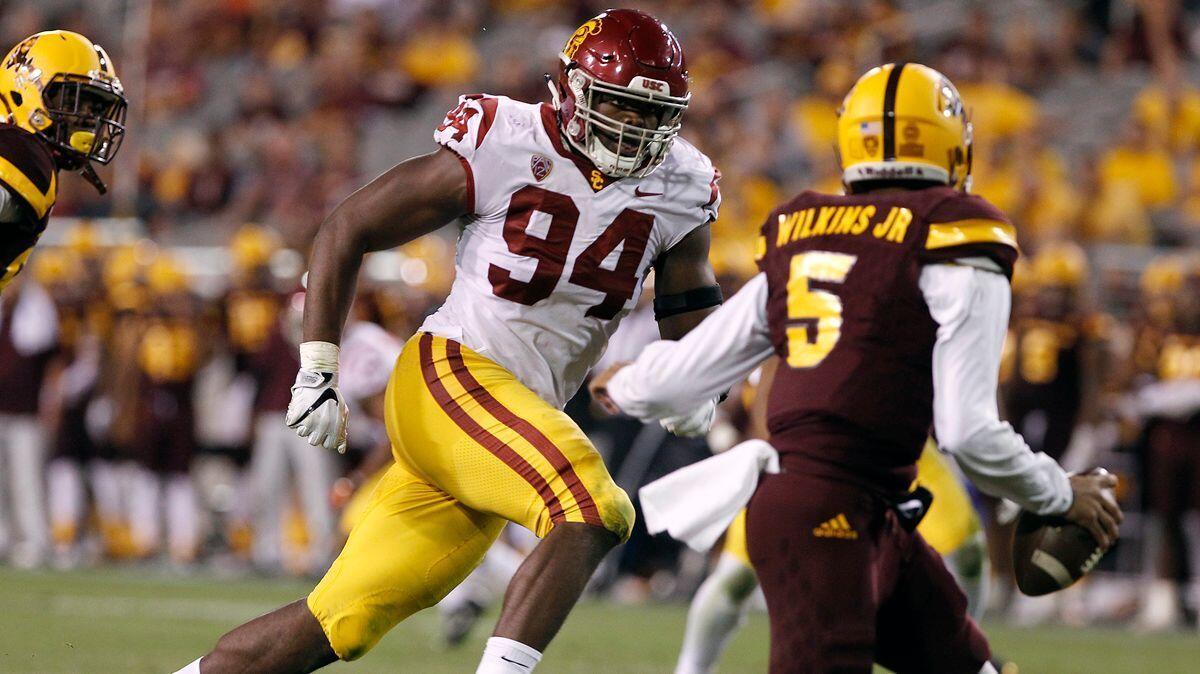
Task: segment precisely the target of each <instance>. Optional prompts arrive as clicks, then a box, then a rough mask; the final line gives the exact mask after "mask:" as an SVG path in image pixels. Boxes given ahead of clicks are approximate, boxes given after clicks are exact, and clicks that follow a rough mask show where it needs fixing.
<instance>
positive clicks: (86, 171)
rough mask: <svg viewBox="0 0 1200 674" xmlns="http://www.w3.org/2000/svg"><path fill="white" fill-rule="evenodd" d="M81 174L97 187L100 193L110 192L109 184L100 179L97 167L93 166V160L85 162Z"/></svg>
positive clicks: (80, 170)
mask: <svg viewBox="0 0 1200 674" xmlns="http://www.w3.org/2000/svg"><path fill="white" fill-rule="evenodd" d="M79 175H81V176H83V179H84V180H86V181H88V182H89V183H91V184H92V187H95V188H96V191H97V192H99V193H100V194H105V193H107V192H108V185H105V184H104V181H103V180H101V179H100V174H99V173H96V167H94V166H92V163H91V162H87V163H85V164H84V165H83V168H81V169H79Z"/></svg>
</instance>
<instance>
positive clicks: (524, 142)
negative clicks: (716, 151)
mask: <svg viewBox="0 0 1200 674" xmlns="http://www.w3.org/2000/svg"><path fill="white" fill-rule="evenodd" d="M434 139H435V140H436V141H437V142H438V143H440V144H441V145H443V146H445V147H447V148H449V149H450V150H452V151H453V152H454V153H455V154H457V155H458V156H459V158H460V159H461V160H462V162H463V166H464V168H465V169H466V171H467V174H468V181H469V183H468V184H469V191H470V195H469V196H468V198H469V199H471V200H472V202H473V203H474V210H473V213H472V215H471V216H470V217H469V218H468V219H467V221H466V224H465V226H464V227H463V228H462V230H461V233H460V234H459V238H458V250H457V255H456V259H455V278H454V284H453V286H452V287H451V290H450V296H449V297H447V298H446V302H445V304H443V305H442V307H441V308H440V309H438V311H437V313H435V314H433V315H432V316H430V317H429V318H428V319H427V320H426V321H425V323H424V325H422V326H421V330H423V331H426V332H431V333H433V334H435V335H438V336H441V337H446V338H449V339H454V340H457V341H459V342H461V343H463V344H465V345H467V346H468V347H470V348H471V349H473V350H474V351H476V352H478V353H479V354H480V355H483V356H485V357H487V358H490V359H492V360H494V361H495V362H497V363H499V364H500V365H502V366H504V367H505V368H507V369H508V370H509V371H511V372H512V373H513V374H514V375H516V377H517V379H518V380H520V381H521V382H522V383H523V384H525V385H526V386H528V387H529V388H530V389H532V390H533V391H534V392H535V393H537V394H538V395H540V396H541V397H542V398H543V399H544V400H546V401H547V402H549V403H550V404H552V405H555V406H557V407H560V408H561V407H562V406H564V405H565V404H566V403H567V401H568V400H569V399H570V398H571V396H573V395H574V394H575V392H576V391H577V390H578V389H579V385H580V384H581V383H582V382H583V379H584V377H586V376H587V373H588V371H589V370H590V369H591V368H592V366H593V365H594V364H595V363H596V361H597V360H599V358H600V355H601V354H602V353H603V352H604V347H605V345H606V344H607V342H608V338H609V336H610V335H612V333H613V331H614V330H616V329H617V324H618V323H619V322H620V320H621V318H623V317H624V316H625V314H627V313H629V311H630V310H631V309H632V308H633V307H634V305H635V304H636V303H637V298H638V295H639V294H640V293H641V285H642V279H644V278H645V276H646V273H647V272H648V271H649V269H650V266H651V265H652V264H653V262H654V260H655V259H657V258H658V257H659V256H660V255H661V254H662V253H664V252H665V251H667V250H669V249H670V248H671V247H672V246H674V245H675V244H677V243H679V241H681V240H682V239H683V238H684V237H685V236H687V235H688V234H689V233H690V232H691V231H692V230H694V229H695V228H697V227H700V226H702V225H704V224H706V223H708V222H710V221H711V220H714V219H715V218H716V217H717V207H718V206H719V205H720V201H721V198H720V193H719V191H718V190H717V179H718V178H719V177H720V173H719V172H717V171H716V169H714V168H713V165H712V162H710V161H709V159H708V157H706V156H704V154H702V153H701V152H700V151H699V150H697V149H696V148H695V147H693V146H692V145H691V144H689V143H687V142H686V141H684V140H682V139H679V138H677V139H676V140H675V142H674V144H673V145H672V147H671V152H670V154H669V155H668V156H667V158H666V159H665V160H664V161H663V163H662V164H661V165H660V166H659V167H658V168H657V169H655V170H654V171H653V172H652V173H650V174H649V175H647V176H645V177H643V178H625V179H622V180H617V181H609V180H607V179H606V178H605V176H603V175H601V174H600V173H599V172H598V171H596V170H595V169H594V168H592V166H591V165H590V164H588V163H587V162H585V161H583V160H581V159H579V158H578V157H576V156H575V155H573V154H572V153H571V152H570V150H568V149H567V147H566V146H565V145H564V141H563V140H562V139H561V138H560V137H559V129H558V123H557V119H556V116H555V113H554V110H553V109H552V108H551V107H550V106H548V105H546V104H529V103H522V102H520V101H514V100H512V99H510V98H505V97H503V96H483V95H478V96H463V97H461V98H460V99H459V104H458V107H456V108H455V109H454V110H452V111H451V112H450V113H449V114H448V115H447V116H446V119H445V121H444V122H443V123H442V124H441V126H439V127H438V129H437V131H436V132H435V134H434Z"/></svg>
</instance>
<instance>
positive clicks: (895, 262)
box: [592, 64, 1121, 674]
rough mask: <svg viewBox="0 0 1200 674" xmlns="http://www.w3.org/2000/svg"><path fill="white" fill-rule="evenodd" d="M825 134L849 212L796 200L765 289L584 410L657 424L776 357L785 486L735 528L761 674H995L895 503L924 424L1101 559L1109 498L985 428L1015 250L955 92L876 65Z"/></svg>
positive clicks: (771, 415) (1008, 433) (917, 68)
mask: <svg viewBox="0 0 1200 674" xmlns="http://www.w3.org/2000/svg"><path fill="white" fill-rule="evenodd" d="M838 135H839V146H840V150H841V157H842V167H843V170H844V173H843V181H844V182H845V185H846V192H847V194H846V195H845V196H829V195H822V194H817V193H815V192H804V193H802V194H800V195H799V196H797V197H796V198H795V199H793V200H792V201H790V202H788V203H787V204H784V205H783V206H782V207H780V208H779V209H778V210H776V211H775V212H773V213H772V214H771V215H770V216H769V217H768V219H767V221H766V223H765V224H764V225H763V229H762V237H763V240H762V241H761V242H760V247H759V249H760V252H761V258H760V260H759V266H760V269H761V270H762V273H760V274H759V275H758V276H756V277H754V278H753V279H751V280H750V281H749V282H748V283H747V284H746V286H745V287H744V288H743V289H742V290H741V291H740V292H738V294H737V295H735V296H734V297H733V298H731V299H730V300H729V302H727V303H726V304H725V305H724V306H723V307H722V308H721V309H719V310H717V311H716V312H715V313H714V314H713V315H712V316H710V317H708V318H707V319H706V320H705V321H704V322H703V323H702V324H701V325H700V326H699V327H698V328H696V330H694V331H693V332H691V333H689V334H688V335H687V336H686V337H684V338H683V339H681V340H679V341H677V342H670V341H664V342H657V343H655V344H652V345H650V346H649V347H647V349H646V350H645V351H644V352H643V353H642V355H641V356H640V357H639V358H638V359H637V361H635V362H634V363H633V364H632V365H629V366H626V367H624V368H620V367H618V368H614V370H615V372H614V371H611V370H610V371H609V372H606V373H603V374H602V375H601V376H600V377H597V379H596V380H595V382H594V383H593V387H592V388H593V392H594V394H595V395H597V396H598V398H600V399H601V400H602V401H604V402H606V403H607V404H608V405H611V406H615V407H619V408H620V409H622V410H624V411H626V412H628V413H631V414H633V415H635V416H638V417H642V418H656V417H662V416H666V415H669V414H673V413H675V412H674V410H675V409H687V408H689V407H690V406H692V405H694V404H695V403H696V402H697V401H700V400H701V399H703V398H704V397H706V396H709V395H712V394H713V393H715V392H719V391H722V390H725V389H726V388H727V387H729V386H730V385H731V384H733V383H735V382H736V381H738V380H739V379H740V378H742V377H743V376H745V375H746V374H748V373H749V372H750V371H751V370H753V368H754V367H756V366H757V365H758V364H759V363H761V362H762V361H764V360H766V359H767V358H769V357H771V356H772V355H779V356H780V357H781V358H782V359H783V362H782V363H781V366H780V368H779V371H778V373H777V374H776V376H775V381H774V384H773V386H772V388H771V391H770V394H769V396H770V397H769V399H768V428H769V430H770V443H771V445H772V446H773V447H774V448H775V450H777V451H778V453H779V458H780V465H781V468H782V472H780V473H776V474H768V475H763V476H762V477H761V479H760V481H759V483H758V488H757V491H756V492H755V493H754V496H753V497H752V498H751V500H750V504H749V510H748V514H747V535H748V539H749V548H750V558H751V561H752V563H753V564H754V567H755V570H756V571H757V573H758V576H759V578H760V580H761V582H762V587H763V591H764V593H765V595H766V598H767V607H768V610H769V612H770V618H771V672H772V674H783V673H800V672H804V673H808V672H813V673H815V672H822V673H824V672H838V673H860V672H861V673H867V672H870V671H871V668H872V663H873V662H878V663H879V664H881V665H883V666H885V667H888V668H889V669H891V670H892V671H895V672H898V673H907V672H921V673H923V674H931V673H935V674H936V673H940V672H945V673H947V674H975V673H976V672H982V673H987V672H995V668H994V667H993V666H992V665H991V664H990V663H989V662H988V658H989V652H988V645H987V641H986V639H985V638H984V636H983V634H982V633H981V632H980V631H979V628H978V627H977V626H976V625H975V623H974V622H973V621H972V620H971V619H970V617H969V616H968V615H967V613H966V606H967V602H966V598H965V597H964V596H963V594H962V592H961V591H960V590H959V589H958V587H957V585H955V583H954V580H953V578H952V577H951V575H950V573H949V572H948V571H947V570H946V567H945V565H944V564H943V562H942V560H941V558H940V557H938V555H937V553H936V552H934V551H933V549H932V548H930V547H929V545H928V544H926V543H925V541H924V540H923V539H922V538H921V536H920V535H919V534H917V533H915V532H914V531H913V529H914V528H915V526H916V523H917V521H919V519H920V516H921V515H922V514H923V513H924V509H925V508H924V507H927V506H928V502H927V501H925V502H924V504H923V506H924V507H917V506H915V504H914V497H915V496H916V493H915V492H914V493H912V495H910V492H908V490H909V488H910V485H911V484H912V482H913V478H914V477H915V476H916V466H915V464H916V461H917V457H918V456H919V455H920V453H921V447H922V445H923V444H924V442H925V438H926V434H927V433H928V432H929V428H930V426H931V424H932V425H933V427H934V428H935V430H936V435H937V439H938V442H939V446H940V447H941V449H942V450H943V451H946V452H948V453H950V454H951V455H953V456H954V458H955V459H956V460H957V462H958V464H959V465H960V466H961V467H962V469H963V471H964V472H965V473H966V474H967V476H968V477H970V478H971V479H972V480H973V481H974V482H975V483H976V484H977V485H979V486H980V487H981V488H982V489H984V490H985V491H988V492H990V493H993V494H995V495H997V496H1004V497H1007V498H1010V499H1012V500H1014V501H1016V502H1017V503H1019V504H1020V505H1022V506H1023V507H1025V508H1027V509H1029V510H1032V511H1034V512H1038V513H1043V514H1050V513H1061V514H1064V515H1065V516H1066V517H1067V518H1068V519H1070V520H1072V521H1075V522H1078V523H1079V524H1081V525H1083V526H1085V527H1087V528H1088V530H1089V531H1091V532H1092V533H1093V535H1095V536H1096V538H1097V539H1098V540H1100V541H1101V542H1102V543H1104V544H1108V543H1109V542H1111V541H1112V540H1114V539H1115V537H1116V536H1117V525H1118V523H1119V521H1120V519H1121V513H1120V511H1119V510H1118V509H1117V507H1116V505H1115V504H1109V503H1107V502H1106V501H1105V499H1104V496H1103V492H1104V490H1105V489H1108V488H1111V487H1112V486H1114V484H1115V480H1114V479H1113V478H1112V477H1111V476H1090V475H1089V476H1068V475H1067V474H1066V473H1065V472H1063V470H1062V468H1061V467H1059V465H1058V464H1057V463H1055V462H1054V460H1053V459H1051V458H1050V457H1048V456H1046V455H1045V454H1040V453H1034V452H1032V451H1031V450H1030V449H1029V447H1028V446H1027V445H1026V444H1025V442H1024V441H1023V440H1022V439H1021V437H1020V436H1019V435H1018V434H1017V433H1016V432H1014V431H1013V430H1012V428H1011V427H1010V426H1008V425H1007V424H1004V423H1002V422H1001V421H1000V420H999V416H998V414H997V406H996V383H997V377H998V371H999V363H1000V355H1001V349H1002V345H1003V341H1004V335H1005V331H1006V329H1007V324H1008V313H1009V305H1010V301H1011V296H1010V290H1009V285H1008V277H1009V276H1010V275H1011V272H1012V265H1013V263H1014V261H1015V259H1016V257H1017V249H1016V241H1015V236H1014V234H1015V233H1014V231H1013V228H1012V225H1011V224H1009V222H1008V220H1007V218H1005V216H1004V215H1003V214H1002V213H1000V212H999V211H998V210H997V209H996V208H995V207H993V206H992V205H991V204H989V203H987V202H986V201H984V200H983V199H981V198H979V197H976V196H972V195H970V194H968V193H967V190H966V188H967V187H968V186H969V175H970V148H971V129H970V125H969V124H968V123H967V120H966V115H965V113H964V112H963V107H962V103H961V101H960V99H959V95H958V92H957V91H956V90H955V88H954V86H953V85H952V84H951V83H950V82H949V81H948V80H946V78H945V77H943V76H942V75H941V74H940V73H938V72H936V71H934V70H932V69H930V68H927V67H925V66H922V65H918V64H894V65H893V64H888V65H884V66H882V67H879V68H875V69H873V70H871V71H869V72H868V73H866V74H865V75H864V76H863V77H862V78H861V79H860V80H859V81H858V82H857V83H856V84H855V86H854V88H853V89H851V91H850V93H849V94H848V95H847V97H846V99H845V103H844V105H843V110H842V111H841V113H840V118H839V123H838ZM716 491H717V490H716V489H715V488H714V487H713V485H707V486H706V494H705V498H706V499H708V500H711V499H714V498H719V497H720V495H719V494H716V493H714V492H716ZM730 500H733V499H732V498H731V499H730Z"/></svg>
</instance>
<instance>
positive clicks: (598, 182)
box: [538, 103, 619, 192]
mask: <svg viewBox="0 0 1200 674" xmlns="http://www.w3.org/2000/svg"><path fill="white" fill-rule="evenodd" d="M538 107H539V111H540V112H541V117H542V126H543V127H544V128H545V129H546V135H547V136H549V137H550V144H551V145H553V146H554V151H555V152H557V153H558V154H560V155H562V156H563V157H566V158H567V159H570V160H571V163H572V164H574V165H575V168H577V169H579V172H580V173H581V174H583V179H584V180H586V181H587V183H588V185H590V186H591V188H592V191H593V192H599V191H600V190H602V189H604V188H605V187H608V186H609V185H611V184H613V183H615V182H617V180H619V179H618V178H610V177H609V176H606V175H604V174H603V173H601V172H600V169H598V168H596V166H595V165H594V164H592V162H590V161H588V160H587V159H586V158H584V157H581V156H579V153H578V152H574V151H572V150H571V148H569V147H567V145H566V143H564V142H563V139H562V132H561V131H560V130H559V128H558V113H557V112H556V111H555V110H554V108H552V107H550V106H549V105H546V104H545V103H539V104H538Z"/></svg>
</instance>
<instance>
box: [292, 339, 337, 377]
mask: <svg viewBox="0 0 1200 674" xmlns="http://www.w3.org/2000/svg"><path fill="white" fill-rule="evenodd" d="M339 351H341V349H340V348H339V347H338V345H337V344H333V343H332V342H303V343H301V344H300V367H301V369H304V370H312V371H314V372H333V373H335V374H336V373H337V371H338V353H339Z"/></svg>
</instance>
